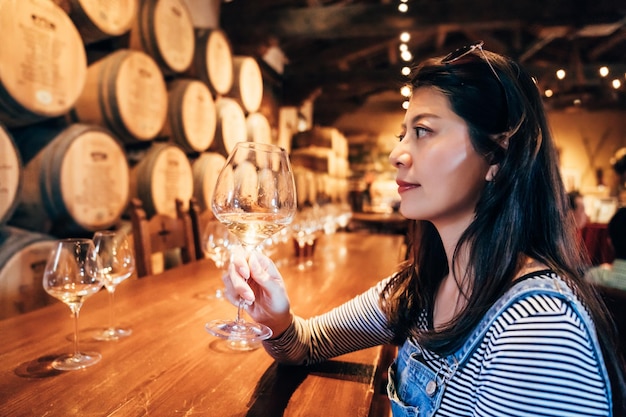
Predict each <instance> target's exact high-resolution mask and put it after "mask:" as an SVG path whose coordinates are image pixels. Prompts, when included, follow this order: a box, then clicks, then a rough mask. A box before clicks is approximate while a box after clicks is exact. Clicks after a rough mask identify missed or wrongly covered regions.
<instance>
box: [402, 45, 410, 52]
mask: <svg viewBox="0 0 626 417" xmlns="http://www.w3.org/2000/svg"><path fill="white" fill-rule="evenodd" d="M400 50H401V51H402V52H404V51H408V50H409V47H408V46H407V44H406V43H401V44H400Z"/></svg>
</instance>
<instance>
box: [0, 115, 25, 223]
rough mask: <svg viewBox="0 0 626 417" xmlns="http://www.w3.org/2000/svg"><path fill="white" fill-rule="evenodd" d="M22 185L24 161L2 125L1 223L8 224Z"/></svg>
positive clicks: (0, 160)
mask: <svg viewBox="0 0 626 417" xmlns="http://www.w3.org/2000/svg"><path fill="white" fill-rule="evenodd" d="M21 184H22V161H21V158H20V154H19V152H18V150H17V148H16V147H15V143H14V142H13V138H12V137H11V135H10V133H9V132H8V131H7V130H6V129H5V128H4V127H3V126H1V125H0V223H4V222H6V221H7V220H8V219H9V218H10V217H11V215H12V214H13V211H14V210H15V207H16V206H17V196H18V194H19V190H20V188H21Z"/></svg>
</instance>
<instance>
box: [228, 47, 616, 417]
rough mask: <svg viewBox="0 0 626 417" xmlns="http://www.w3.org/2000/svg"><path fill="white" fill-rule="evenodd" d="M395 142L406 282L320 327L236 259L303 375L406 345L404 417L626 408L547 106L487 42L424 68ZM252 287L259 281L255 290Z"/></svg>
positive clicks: (264, 264) (388, 285)
mask: <svg viewBox="0 0 626 417" xmlns="http://www.w3.org/2000/svg"><path fill="white" fill-rule="evenodd" d="M411 84H412V87H413V93H412V97H411V100H410V105H409V108H408V110H407V112H406V115H405V118H404V124H403V128H402V133H401V135H400V141H399V143H398V144H397V145H396V147H395V148H394V149H393V151H392V152H391V155H390V158H389V159H390V162H391V163H392V164H393V165H394V166H395V167H396V169H397V175H396V179H397V183H398V192H399V194H400V197H401V203H400V212H401V213H402V214H403V215H404V216H405V217H407V218H408V219H411V220H413V222H412V224H411V228H410V236H409V237H410V239H411V242H412V244H411V250H410V252H409V260H408V262H407V263H406V265H404V266H403V267H402V268H401V270H400V271H398V272H397V273H395V274H393V275H392V276H391V277H389V278H388V279H385V280H383V281H381V282H380V283H379V285H377V286H376V287H374V288H372V289H370V290H369V291H367V292H366V293H364V294H362V295H360V296H358V297H356V298H355V299H353V300H351V301H349V302H348V303H346V304H344V305H342V306H340V307H338V308H336V309H334V310H333V311H330V312H328V313H326V314H324V315H321V316H319V317H315V318H312V319H308V320H306V319H303V318H300V317H296V316H294V315H293V314H292V313H291V312H290V305H289V299H288V297H287V294H286V291H285V288H284V285H283V281H282V278H281V275H280V273H279V272H278V271H277V269H276V267H275V265H274V264H273V263H272V262H271V260H269V259H268V258H266V257H264V256H262V255H258V254H253V255H251V256H250V258H249V259H247V260H246V259H245V257H244V256H242V255H241V254H239V255H237V256H236V257H235V259H234V261H233V263H232V264H231V266H230V267H229V271H228V274H227V275H225V277H224V281H225V283H226V285H227V292H228V296H229V298H230V299H231V301H234V300H235V299H236V298H237V297H239V296H242V297H243V299H244V300H245V301H246V302H247V303H248V304H249V305H248V312H249V314H250V315H251V317H252V318H254V319H255V320H257V321H258V322H261V323H263V324H266V325H268V326H269V327H270V328H272V330H273V332H274V338H273V339H271V340H268V341H266V342H264V346H265V349H266V350H267V352H268V353H269V354H270V355H272V356H273V357H274V358H275V359H276V360H278V361H280V362H284V363H293V364H308V363H312V362H316V361H321V360H324V359H327V358H330V357H333V356H337V355H341V354H344V353H346V352H348V351H353V350H357V349H362V348H366V347H370V346H374V345H377V344H383V343H389V342H393V343H396V344H398V346H399V351H398V357H397V358H396V360H395V362H394V363H393V365H392V366H391V368H390V383H389V386H388V393H389V396H390V399H391V404H392V410H393V413H394V416H416V415H418V416H432V415H436V416H476V415H481V416H482V415H498V416H516V417H519V416H522V415H533V416H538V415H546V416H548V415H549V416H559V417H563V416H567V415H576V416H583V415H585V416H611V415H618V414H619V413H620V412H621V410H622V409H624V400H623V396H624V379H623V374H622V372H621V371H620V368H619V365H618V364H617V363H618V358H617V356H616V355H615V350H614V349H613V338H614V336H613V335H612V330H610V329H612V327H611V326H610V325H609V323H608V322H607V318H606V317H607V315H606V313H605V311H604V309H603V307H602V305H601V304H600V303H599V301H598V299H597V297H596V296H595V295H594V293H593V292H592V290H591V289H590V287H589V286H588V285H587V284H586V283H585V281H584V280H583V279H582V277H583V275H584V271H585V268H586V266H587V262H586V259H585V257H584V255H582V253H583V252H581V251H580V247H578V246H577V245H575V242H576V239H575V226H574V222H573V218H572V216H571V214H570V212H569V211H568V206H567V204H568V202H567V198H566V193H565V190H564V188H563V184H562V182H561V178H560V176H559V171H558V167H557V157H556V152H555V147H554V143H553V140H552V137H551V135H550V132H549V129H548V125H547V121H546V116H545V112H544V109H543V107H542V101H541V97H540V94H539V92H538V90H537V87H536V86H535V84H534V82H533V80H532V79H531V78H530V77H529V76H528V75H527V73H526V72H525V71H524V70H523V69H522V68H521V67H520V66H519V65H518V64H516V63H515V62H513V61H511V60H509V59H508V58H505V57H503V56H500V55H497V54H494V53H491V52H488V51H483V49H482V42H478V43H475V44H473V45H470V46H469V47H466V48H462V49H460V50H457V51H455V52H454V53H452V54H450V55H449V56H447V57H445V58H443V59H441V58H439V59H429V60H427V61H425V62H424V63H422V64H421V65H420V66H419V67H417V68H416V69H415V71H414V74H413V75H412V81H411ZM245 278H250V280H249V281H248V283H246V281H245Z"/></svg>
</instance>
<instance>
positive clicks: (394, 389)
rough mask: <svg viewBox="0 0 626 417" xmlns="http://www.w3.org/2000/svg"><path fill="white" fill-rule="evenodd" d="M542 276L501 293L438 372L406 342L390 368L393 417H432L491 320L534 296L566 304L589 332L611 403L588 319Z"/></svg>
mask: <svg viewBox="0 0 626 417" xmlns="http://www.w3.org/2000/svg"><path fill="white" fill-rule="evenodd" d="M541 274H542V276H543V277H544V278H538V277H531V278H527V279H524V280H522V281H520V282H519V283H518V284H516V285H515V286H513V287H512V288H511V289H510V290H509V291H508V292H507V293H506V294H504V295H503V296H502V297H501V298H500V299H499V300H498V301H497V302H496V303H495V304H494V305H493V306H492V307H491V308H490V309H489V311H488V312H487V313H486V314H485V317H484V318H483V319H482V321H481V322H480V323H479V324H478V325H477V326H476V329H475V330H474V331H473V333H472V334H470V336H469V337H468V339H467V340H466V342H465V343H464V344H463V346H462V347H461V348H460V349H459V350H458V351H457V352H455V353H454V354H453V355H450V356H448V357H446V358H444V359H443V360H442V366H441V367H440V369H439V370H438V371H437V372H434V371H433V370H432V369H430V368H429V367H428V366H427V365H425V364H424V363H423V358H422V356H423V355H422V349H421V348H420V347H419V346H417V345H416V344H414V343H413V342H411V341H410V340H407V341H406V342H405V343H404V344H403V345H402V347H401V348H400V349H399V352H398V357H397V358H396V359H395V361H394V363H393V364H392V365H391V366H390V368H389V382H388V385H387V394H388V395H389V399H390V402H391V409H392V412H393V416H394V417H418V416H419V417H431V416H433V415H435V413H436V412H437V410H438V409H439V406H440V404H441V400H442V398H443V395H444V392H445V387H446V384H447V382H448V381H449V380H450V379H452V378H453V377H454V373H455V372H456V370H457V369H462V368H463V366H465V365H466V364H467V361H468V360H469V358H470V357H471V355H472V353H473V352H474V350H475V349H476V348H477V347H478V345H479V344H480V343H481V341H482V339H483V337H484V336H485V333H487V331H488V329H489V328H490V326H491V325H492V323H493V322H494V320H495V319H496V318H497V317H499V316H500V315H501V314H502V313H503V312H504V311H505V310H506V309H507V308H508V307H509V306H511V305H512V304H513V303H515V302H516V301H517V300H519V299H521V298H524V297H526V296H528V295H533V294H537V293H541V294H546V295H552V296H555V297H558V298H560V299H563V300H565V301H567V302H568V303H569V304H570V306H571V307H572V308H573V309H574V311H576V313H577V314H578V315H579V316H580V317H581V320H582V321H583V322H584V323H585V325H586V326H587V328H588V329H590V331H591V333H592V334H591V336H592V341H591V342H592V345H593V346H594V350H595V352H596V355H597V356H598V362H599V363H600V364H601V367H602V369H601V372H602V377H603V379H604V381H605V386H606V387H607V390H608V401H609V404H611V402H612V399H611V385H610V383H609V377H608V373H607V370H606V367H605V365H604V360H603V359H602V354H601V350H600V344H599V342H598V338H597V335H596V333H595V327H594V325H593V322H592V321H591V318H590V317H589V315H588V314H587V311H586V310H585V309H584V308H583V306H582V305H581V304H580V302H579V301H578V300H577V299H576V297H575V296H574V294H573V293H572V291H571V289H570V288H569V287H567V286H566V285H565V283H564V282H563V281H561V280H560V279H558V278H556V277H555V278H554V279H546V278H545V276H546V274H545V271H543V272H542V273H541ZM551 274H552V273H551ZM552 276H554V275H552ZM609 416H612V414H609Z"/></svg>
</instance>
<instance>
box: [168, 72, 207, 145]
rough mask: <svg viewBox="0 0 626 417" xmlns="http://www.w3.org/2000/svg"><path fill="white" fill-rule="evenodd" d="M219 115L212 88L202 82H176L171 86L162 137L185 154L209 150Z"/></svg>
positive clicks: (181, 80)
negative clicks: (167, 138)
mask: <svg viewBox="0 0 626 417" xmlns="http://www.w3.org/2000/svg"><path fill="white" fill-rule="evenodd" d="M216 125H217V114H216V109H215V101H214V100H213V96H212V95H211V91H209V88H208V87H207V86H206V84H204V83H203V82H201V81H198V80H191V79H177V80H174V81H172V82H170V83H169V84H168V110H167V119H166V121H165V124H164V125H163V130H162V131H161V136H167V137H169V138H171V139H172V141H173V142H174V143H176V144H177V145H178V146H180V147H181V148H182V149H183V150H184V151H185V152H203V151H206V150H207V149H208V148H209V146H211V143H213V138H214V137H215V128H216Z"/></svg>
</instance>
